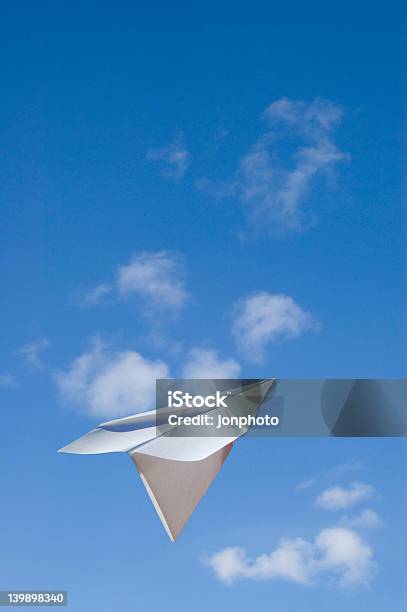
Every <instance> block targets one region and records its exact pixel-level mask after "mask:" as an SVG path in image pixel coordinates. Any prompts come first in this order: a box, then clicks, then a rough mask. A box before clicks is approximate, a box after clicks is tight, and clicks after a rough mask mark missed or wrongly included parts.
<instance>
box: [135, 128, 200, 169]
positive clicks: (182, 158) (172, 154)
mask: <svg viewBox="0 0 407 612" xmlns="http://www.w3.org/2000/svg"><path fill="white" fill-rule="evenodd" d="M146 159H147V160H148V161H151V162H158V163H160V165H161V174H162V175H163V176H165V177H166V178H170V179H174V180H176V181H177V180H179V179H181V178H182V177H183V176H184V174H185V172H186V171H187V169H188V166H189V164H190V163H191V154H190V152H189V151H188V149H187V148H186V146H185V143H184V139H183V135H182V134H181V133H180V134H178V136H177V137H176V139H175V140H174V142H172V143H170V144H168V145H166V146H164V147H160V148H158V149H150V150H149V151H148V152H147V155H146Z"/></svg>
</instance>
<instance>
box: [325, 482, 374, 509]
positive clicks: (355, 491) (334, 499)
mask: <svg viewBox="0 0 407 612" xmlns="http://www.w3.org/2000/svg"><path fill="white" fill-rule="evenodd" d="M374 493H375V490H374V487H372V486H371V485H369V484H366V483H363V482H353V483H352V484H351V485H350V486H349V487H348V488H344V487H341V486H334V487H328V488H327V489H325V491H322V493H321V494H320V495H319V496H318V497H317V499H316V500H315V505H316V506H319V507H320V508H324V509H325V510H343V509H344V508H349V507H350V506H353V505H355V504H358V503H360V502H364V501H367V500H369V499H371V498H372V497H373V495H374Z"/></svg>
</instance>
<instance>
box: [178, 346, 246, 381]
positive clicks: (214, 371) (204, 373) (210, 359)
mask: <svg viewBox="0 0 407 612" xmlns="http://www.w3.org/2000/svg"><path fill="white" fill-rule="evenodd" d="M239 374H240V365H239V364H238V362H237V361H236V360H235V359H221V358H220V357H219V354H218V352H217V351H214V350H212V349H203V348H195V349H192V350H191V351H190V352H189V354H188V357H187V362H186V364H185V365H184V369H183V372H182V376H183V378H236V377H238V376H239Z"/></svg>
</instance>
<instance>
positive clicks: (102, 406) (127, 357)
mask: <svg viewBox="0 0 407 612" xmlns="http://www.w3.org/2000/svg"><path fill="white" fill-rule="evenodd" d="M168 377H169V369H168V366H167V365H166V364H165V363H163V362H162V361H150V360H148V359H144V358H143V357H142V356H141V355H140V354H139V353H137V352H136V351H112V350H109V348H108V347H106V346H105V345H104V344H103V343H102V342H101V341H100V340H95V341H94V342H93V346H92V347H91V349H90V350H89V351H88V352H85V353H83V354H82V355H80V356H79V357H77V358H76V359H74V361H73V362H72V363H71V365H70V367H69V368H68V369H67V370H66V371H65V372H60V373H59V374H57V376H56V382H57V384H58V387H59V390H60V392H61V395H62V396H63V398H64V399H65V400H66V401H68V402H72V403H73V404H75V405H77V406H79V407H80V408H82V409H84V410H85V411H86V412H88V413H89V414H91V415H92V416H98V417H102V418H114V417H121V416H127V415H128V414H134V413H137V412H142V411H144V410H148V409H150V408H152V407H153V404H154V399H155V381H156V378H168Z"/></svg>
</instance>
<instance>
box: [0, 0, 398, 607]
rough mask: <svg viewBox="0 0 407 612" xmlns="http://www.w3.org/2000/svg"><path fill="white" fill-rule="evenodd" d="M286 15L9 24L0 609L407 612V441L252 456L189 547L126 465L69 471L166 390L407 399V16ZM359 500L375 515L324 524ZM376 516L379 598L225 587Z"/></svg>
mask: <svg viewBox="0 0 407 612" xmlns="http://www.w3.org/2000/svg"><path fill="white" fill-rule="evenodd" d="M268 4H269V3H260V2H255V3H251V4H250V6H248V5H246V6H244V5H242V4H239V3H237V4H234V5H233V10H232V8H231V7H230V6H228V5H227V4H226V3H223V4H222V5H221V6H219V3H217V4H216V5H215V4H214V3H213V4H211V3H206V4H205V6H204V5H202V6H199V7H195V6H194V7H191V6H189V5H187V4H184V3H176V4H172V5H171V7H169V6H167V5H166V4H164V3H158V4H155V5H154V6H153V7H151V8H147V7H135V6H134V5H133V3H125V2H119V3H115V4H114V5H112V4H111V3H91V2H87V3H85V4H83V3H77V4H75V3H73V4H72V3H69V4H68V3H60V4H58V5H56V4H55V3H45V2H40V3H39V4H38V3H37V4H36V5H35V7H34V6H33V5H31V4H30V3H24V2H23V3H20V4H18V5H14V6H11V5H10V6H9V7H7V9H5V11H4V13H5V14H4V19H3V20H2V26H1V28H2V41H3V54H2V57H1V60H0V61H1V63H2V79H3V88H2V89H3V93H2V99H1V102H0V105H1V110H2V117H3V121H2V124H1V128H0V129H1V136H2V144H3V146H2V151H3V155H2V157H1V161H0V179H1V185H2V189H1V211H0V223H1V235H2V241H1V262H2V266H1V270H2V282H3V287H4V291H3V299H2V303H1V314H2V322H3V325H2V336H1V340H2V341H1V355H0V398H1V399H0V401H1V403H2V423H3V429H4V436H3V442H2V446H1V449H0V452H1V455H2V458H1V465H2V466H3V467H2V469H1V470H0V480H1V486H2V492H3V499H2V504H1V506H0V519H1V525H2V544H1V551H2V554H1V560H2V570H1V588H5V589H7V588H9V587H13V588H37V587H38V588H67V589H68V590H69V591H70V596H71V605H70V607H71V609H72V610H75V612H76V611H78V612H80V611H86V612H89V611H90V610H95V611H96V610H97V611H98V612H99V611H100V612H102V611H109V612H112V611H113V610H117V609H120V610H123V611H124V612H126V611H127V610H129V611H133V610H139V609H140V610H148V611H151V612H153V611H155V610H161V609H169V610H177V611H179V610H190V609H191V606H194V607H195V608H196V609H197V610H199V609H202V610H203V609H205V610H206V609H208V607H212V608H214V609H218V608H219V609H221V608H222V609H223V608H224V607H225V606H229V607H230V606H233V607H234V608H235V609H237V610H239V609H241V610H247V607H248V606H249V605H253V604H252V602H253V601H254V600H255V601H256V606H257V607H258V609H259V610H270V609H275V610H276V611H278V612H285V611H287V612H289V611H290V612H291V611H293V610H297V609H298V607H299V606H301V607H302V608H304V606H305V603H304V602H306V606H305V607H307V606H308V607H309V608H310V609H313V610H318V609H321V610H326V608H327V607H328V606H329V607H330V609H333V610H335V609H337V610H343V608H344V607H345V606H346V607H347V609H349V610H359V609H360V607H361V606H362V605H369V607H370V609H371V610H373V611H374V610H382V609H383V608H384V606H385V605H386V607H387V606H389V605H391V607H392V609H393V610H395V611H397V610H401V609H404V604H405V599H406V593H405V592H404V593H403V592H402V586H401V583H402V566H403V565H405V544H406V534H405V526H404V524H403V521H402V514H403V512H402V510H404V511H405V508H406V499H405V494H404V493H403V486H404V485H405V476H404V471H403V468H405V444H404V442H403V441H402V440H398V441H395V440H390V441H389V440H363V441H362V440H270V439H267V440H258V439H247V440H243V441H241V443H240V444H239V445H238V446H237V447H236V448H235V449H234V451H233V453H232V455H231V456H230V458H229V459H228V462H227V463H226V464H225V466H224V469H223V471H222V473H221V474H220V476H219V478H218V479H217V481H216V482H215V484H214V485H213V487H212V489H211V490H210V492H209V493H208V495H207V496H206V497H205V499H204V501H203V502H202V504H201V506H200V507H199V509H198V510H197V512H196V513H195V515H194V516H193V518H192V519H191V521H190V523H189V524H188V526H187V528H186V529H185V532H184V534H183V535H182V537H181V538H180V540H179V541H178V542H177V543H176V545H170V544H169V542H168V541H167V540H166V536H165V533H164V531H163V530H162V527H161V526H160V524H159V522H158V521H157V519H156V516H155V515H154V510H153V508H152V507H151V504H150V502H149V500H148V499H147V496H146V495H145V492H144V491H143V487H142V485H141V483H140V482H139V481H138V476H137V474H136V473H135V472H134V468H133V466H132V465H131V464H130V462H129V461H128V459H127V457H125V456H109V457H103V456H102V457H89V458H83V457H82V458H81V457H66V456H59V455H57V454H56V452H55V451H56V449H57V448H59V447H61V446H62V445H64V444H66V443H67V442H69V441H71V440H72V439H74V438H75V437H78V436H79V435H80V434H82V433H84V432H85V431H87V430H88V429H90V428H91V427H93V426H94V425H95V424H96V423H98V422H100V421H101V420H105V417H115V416H124V415H126V414H129V413H131V412H136V411H137V410H141V409H144V408H146V407H148V406H149V405H151V402H152V401H153V395H152V389H153V387H152V381H153V379H154V378H155V376H156V375H165V374H169V375H173V376H180V375H184V374H186V373H187V374H191V373H194V374H196V373H199V372H200V373H202V375H211V376H212V375H213V373H214V372H216V373H221V374H222V375H226V376H227V375H233V376H238V375H242V376H247V377H274V376H277V377H308V376H313V377H319V378H322V377H328V376H332V377H341V376H349V377H364V376H366V377H402V376H405V375H406V351H405V346H406V325H405V310H406V298H405V296H406V291H405V289H406V288H405V212H404V201H403V198H404V195H405V188H404V182H403V176H402V169H403V166H404V155H405V114H404V113H405V87H404V74H403V57H404V54H405V28H404V24H405V19H404V17H405V10H403V9H402V7H401V3H400V4H396V3H390V4H387V5H386V6H387V8H386V13H385V14H383V11H382V10H381V9H377V8H376V7H374V6H372V5H369V6H368V5H367V4H364V3H356V5H355V6H353V7H351V8H347V9H346V11H344V8H343V6H342V5H340V4H339V3H336V4H334V5H330V6H329V7H327V6H326V5H325V4H323V3H313V4H311V5H309V4H307V6H302V3H294V4H291V5H289V6H287V7H286V8H283V7H274V8H271V7H270V6H269V5H268ZM338 465H350V466H353V469H349V470H347V471H346V470H345V471H342V472H341V473H339V474H338V473H337V472H335V471H333V472H332V470H334V468H335V467H337V466H338ZM307 479H308V480H313V479H315V482H313V484H312V486H310V487H309V488H308V489H303V490H300V491H298V490H297V489H296V486H297V485H298V483H299V482H301V481H303V480H307ZM353 482H361V483H363V484H367V485H370V486H371V487H373V489H372V490H371V491H372V494H371V496H370V497H368V498H366V499H365V500H359V502H355V503H354V505H353V504H352V503H351V505H350V506H349V507H346V508H342V509H339V510H337V511H333V510H330V511H329V510H324V509H323V508H322V509H321V508H320V507H319V506H316V505H315V500H316V499H317V497H318V495H320V494H321V493H322V492H323V491H324V490H326V489H329V488H330V487H333V486H340V487H342V489H343V490H344V491H345V493H346V491H349V490H350V489H349V487H351V486H352V483H353ZM373 490H374V492H373ZM363 510H370V511H372V512H375V513H377V515H378V517H380V525H378V526H377V527H376V528H375V529H372V528H371V529H370V530H369V529H366V528H357V529H356V528H352V529H353V530H354V531H355V533H358V534H360V537H361V538H363V541H364V542H366V543H367V545H368V546H369V547H370V549H371V550H372V554H373V557H374V562H375V563H376V564H377V567H376V570H375V571H373V566H372V568H370V570H369V576H370V580H369V585H368V586H366V585H358V588H351V589H349V588H345V589H344V588H338V585H337V584H335V580H334V579H333V576H332V572H327V573H321V574H319V575H318V576H317V577H315V584H312V585H301V584H297V583H296V582H293V581H292V580H291V581H290V580H282V579H276V578H273V579H266V580H264V579H263V580H256V579H247V578H245V579H244V578H243V579H237V580H236V581H235V583H234V584H233V585H229V586H227V585H224V584H223V583H222V582H221V581H219V580H218V579H217V577H216V574H215V572H214V571H213V568H211V567H209V566H208V565H205V564H204V563H203V562H202V558H203V556H204V555H205V554H206V555H207V557H211V555H213V554H215V553H216V552H219V551H221V550H224V549H225V548H226V547H236V546H237V547H241V548H242V549H245V551H246V554H247V556H248V557H250V558H251V559H255V558H256V557H257V556H258V555H259V554H262V553H265V554H270V553H271V552H272V551H275V550H276V549H277V548H278V546H279V542H280V540H281V538H289V539H290V538H291V539H292V538H296V537H302V538H303V539H305V540H306V541H307V542H308V543H311V544H310V545H311V546H314V547H315V546H316V545H315V544H312V543H313V542H315V538H317V536H318V534H319V533H321V531H322V530H323V529H326V528H331V527H334V526H337V525H339V524H341V525H342V526H343V521H345V518H344V516H345V515H346V516H347V517H348V521H351V520H353V519H354V518H355V517H356V516H359V514H360V512H362V511H363ZM341 521H342V523H341ZM348 528H350V527H348ZM332 581H333V583H332ZM392 598H393V599H392Z"/></svg>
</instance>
